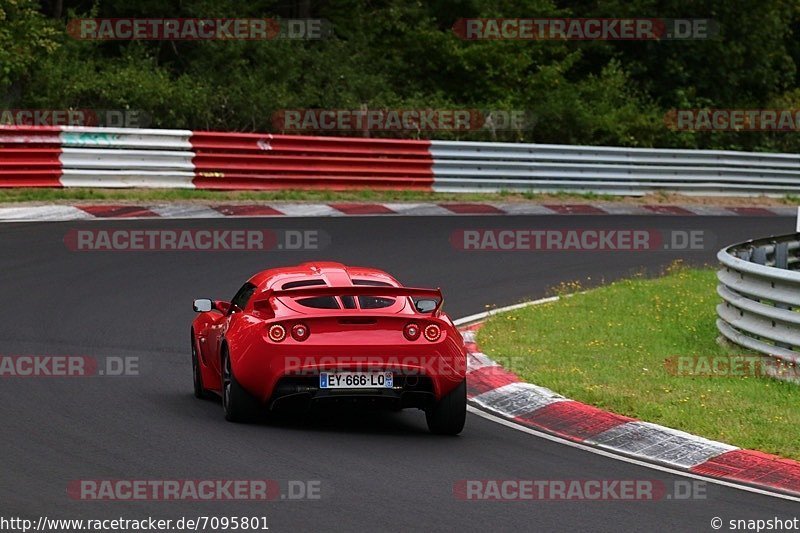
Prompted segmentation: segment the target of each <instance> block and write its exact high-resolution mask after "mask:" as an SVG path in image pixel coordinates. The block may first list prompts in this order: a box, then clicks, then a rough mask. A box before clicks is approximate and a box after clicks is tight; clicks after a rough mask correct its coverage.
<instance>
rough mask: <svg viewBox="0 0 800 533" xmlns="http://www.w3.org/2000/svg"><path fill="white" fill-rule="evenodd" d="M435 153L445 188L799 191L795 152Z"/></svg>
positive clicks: (444, 146)
mask: <svg viewBox="0 0 800 533" xmlns="http://www.w3.org/2000/svg"><path fill="white" fill-rule="evenodd" d="M431 155H432V156H433V163H434V164H433V173H434V189H435V190H438V191H442V192H458V191H481V190H484V191H486V190H534V191H540V192H558V191H571V192H592V193H605V194H626V195H643V194H646V193H648V192H653V191H670V192H680V193H684V194H696V195H715V194H716V195H720V194H725V195H742V196H748V195H755V194H771V195H775V196H783V195H786V194H796V193H798V192H800V156H798V155H795V154H768V153H750V152H734V151H716V150H668V149H651V148H615V147H604V146H565V145H551V144H515V143H483V142H454V141H431Z"/></svg>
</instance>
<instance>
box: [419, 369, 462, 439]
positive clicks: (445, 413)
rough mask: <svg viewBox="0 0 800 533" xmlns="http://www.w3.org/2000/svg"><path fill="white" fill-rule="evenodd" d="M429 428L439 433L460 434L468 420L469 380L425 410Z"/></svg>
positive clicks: (432, 431)
mask: <svg viewBox="0 0 800 533" xmlns="http://www.w3.org/2000/svg"><path fill="white" fill-rule="evenodd" d="M425 418H426V419H427V421H428V429H429V430H430V431H431V433H436V434H438V435H458V434H459V433H461V431H462V430H463V429H464V423H465V422H466V420H467V380H466V379H465V380H464V381H462V382H461V383H460V384H459V385H458V387H456V388H455V389H453V390H452V391H450V392H449V393H447V394H446V395H444V396H443V397H442V399H441V400H439V401H438V402H436V403H435V404H434V405H432V406H431V407H429V408H428V409H427V410H426V411H425Z"/></svg>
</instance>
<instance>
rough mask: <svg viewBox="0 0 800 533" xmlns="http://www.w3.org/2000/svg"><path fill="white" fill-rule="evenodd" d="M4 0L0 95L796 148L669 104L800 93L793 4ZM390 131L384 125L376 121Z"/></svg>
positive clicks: (52, 105)
mask: <svg viewBox="0 0 800 533" xmlns="http://www.w3.org/2000/svg"><path fill="white" fill-rule="evenodd" d="M53 4H54V0H48V1H47V2H44V1H43V2H42V3H41V4H39V3H37V2H36V1H35V0H0V88H1V89H2V90H3V92H4V93H5V94H4V95H3V96H2V98H0V104H2V105H3V106H4V107H17V108H44V109H63V108H96V109H134V110H140V111H143V112H145V113H146V114H147V115H149V116H150V117H151V119H152V121H151V125H152V126H154V127H168V128H194V129H220V130H235V131H275V128H274V125H273V124H272V120H271V117H272V115H273V113H274V112H276V111H279V110H282V109H297V108H323V109H358V108H360V107H361V106H366V107H368V108H370V109H382V108H389V109H398V108H428V109H464V108H466V109H481V110H525V111H528V112H530V113H532V114H533V116H535V122H534V124H533V125H532V127H527V128H525V129H521V130H518V131H497V132H495V133H492V132H488V131H480V132H472V133H468V134H464V133H462V134H458V133H453V132H435V133H431V132H422V133H421V134H417V133H415V132H405V133H402V134H399V133H398V134H394V135H405V136H433V137H436V138H449V139H471V140H488V139H496V140H506V141H528V142H548V143H583V144H599V145H619V146H642V147H649V146H663V147H685V148H732V149H746V150H763V151H787V152H792V151H797V150H798V148H800V141H798V140H797V139H796V137H797V136H796V135H793V134H791V133H750V132H747V133H687V132H674V131H671V130H670V129H669V128H667V127H666V125H665V122H664V115H665V114H666V113H667V111H669V110H670V109H673V108H714V107H718V108H724V107H731V108H769V107H792V106H794V107H800V89H798V88H797V80H798V72H797V67H796V65H797V62H798V60H800V45H798V44H797V43H798V42H800V40H799V39H798V28H799V27H800V24H798V22H800V7H798V4H797V3H796V2H795V1H793V0H766V1H764V2H761V3H760V4H759V6H758V9H745V8H744V7H743V6H742V4H741V3H738V2H723V1H720V0H699V1H690V0H668V1H661V0H624V1H623V0H560V1H556V0H500V1H492V2H490V1H487V0H434V1H430V2H423V1H421V0H416V1H410V0H338V1H332V0H328V1H321V2H313V3H312V2H308V1H307V0H296V1H294V2H278V1H271V0H253V1H250V2H241V1H239V0H198V1H196V2H180V1H178V0H169V1H164V0H104V1H102V2H100V1H99V0H97V3H96V4H95V5H94V6H93V7H91V8H89V10H88V11H86V10H87V4H86V3H85V2H79V1H77V0H64V9H63V15H58V18H51V17H52V16H53V8H52V5H53ZM86 16H89V17H142V18H154V17H164V16H169V17H187V18H188V17H272V18H276V17H277V18H281V17H282V18H291V17H305V16H308V17H315V18H317V17H318V18H324V19H327V20H329V21H330V22H331V23H332V25H333V28H334V35H333V36H332V37H331V38H328V39H322V40H317V41H297V40H292V41H290V40H273V41H203V42H189V41H177V42H170V41H134V42H131V41H106V42H103V41H81V40H76V39H74V38H72V37H70V36H68V35H67V33H66V31H65V28H66V24H67V22H68V21H69V20H71V19H74V18H78V17H86ZM500 16H504V17H531V16H535V17H570V16H572V17H667V18H669V17H683V18H687V17H708V18H712V19H714V20H715V21H717V22H718V23H719V25H720V34H719V36H718V37H717V38H714V39H707V40H688V41H662V42H658V41H647V42H641V41H640V42H611V41H600V42H565V41H464V40H462V39H460V38H459V37H458V36H457V35H456V34H455V33H454V32H453V30H452V27H453V24H454V23H455V21H456V20H457V19H459V18H468V17H500ZM375 135H389V134H385V133H384V134H377V133H376V134H375Z"/></svg>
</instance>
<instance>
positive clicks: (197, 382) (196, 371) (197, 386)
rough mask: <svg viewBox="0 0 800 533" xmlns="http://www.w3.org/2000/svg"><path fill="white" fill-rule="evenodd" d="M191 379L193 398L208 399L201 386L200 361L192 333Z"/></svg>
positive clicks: (208, 395) (206, 392)
mask: <svg viewBox="0 0 800 533" xmlns="http://www.w3.org/2000/svg"><path fill="white" fill-rule="evenodd" d="M192 377H193V381H194V397H195V398H200V399H201V400H204V399H207V398H209V397H210V394H209V393H208V391H207V390H206V388H205V385H203V373H202V372H201V370H200V360H199V359H198V354H197V348H196V345H195V339H194V333H192Z"/></svg>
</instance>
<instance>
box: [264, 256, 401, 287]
mask: <svg viewBox="0 0 800 533" xmlns="http://www.w3.org/2000/svg"><path fill="white" fill-rule="evenodd" d="M305 280H322V281H323V282H324V283H325V284H326V285H328V286H334V287H341V286H349V285H353V280H368V281H374V282H382V283H387V284H389V285H391V286H393V287H401V286H402V285H401V284H400V282H398V281H397V280H396V279H394V278H393V277H392V276H390V275H389V274H387V273H386V272H384V271H383V270H379V269H377V268H369V267H357V266H347V265H344V264H342V263H335V262H332V261H313V262H308V263H301V264H299V265H296V266H289V267H281V268H271V269H269V270H264V271H262V272H259V273H258V274H256V275H254V276H253V277H251V278H250V279H249V282H250V283H252V284H253V285H255V286H256V287H261V288H263V289H272V288H275V289H280V288H281V287H282V286H283V285H284V284H285V283H290V282H293V281H305Z"/></svg>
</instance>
